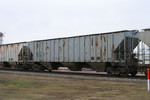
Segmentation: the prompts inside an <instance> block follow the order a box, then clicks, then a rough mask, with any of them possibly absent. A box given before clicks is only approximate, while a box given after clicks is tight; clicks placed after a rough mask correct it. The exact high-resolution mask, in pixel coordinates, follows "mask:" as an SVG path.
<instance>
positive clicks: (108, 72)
mask: <svg viewBox="0 0 150 100" xmlns="http://www.w3.org/2000/svg"><path fill="white" fill-rule="evenodd" d="M106 72H107V75H108V76H111V75H112V72H111V68H110V67H108V68H107V69H106Z"/></svg>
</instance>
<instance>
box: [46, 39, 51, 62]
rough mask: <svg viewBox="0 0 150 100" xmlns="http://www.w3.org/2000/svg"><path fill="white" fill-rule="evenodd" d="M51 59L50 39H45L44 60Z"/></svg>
mask: <svg viewBox="0 0 150 100" xmlns="http://www.w3.org/2000/svg"><path fill="white" fill-rule="evenodd" d="M50 61H51V42H50V40H49V41H47V46H46V62H50Z"/></svg>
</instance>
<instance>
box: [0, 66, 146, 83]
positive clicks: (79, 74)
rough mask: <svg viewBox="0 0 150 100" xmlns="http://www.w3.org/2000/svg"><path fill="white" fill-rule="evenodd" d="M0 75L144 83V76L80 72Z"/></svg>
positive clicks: (9, 72) (6, 70) (15, 72)
mask: <svg viewBox="0 0 150 100" xmlns="http://www.w3.org/2000/svg"><path fill="white" fill-rule="evenodd" d="M0 73H7V74H21V75H34V76H44V77H61V78H75V79H89V80H102V81H133V82H136V81H141V82H145V81H146V76H139V75H138V76H135V77H131V76H127V77H122V76H108V75H106V74H98V73H82V72H71V71H70V72H64V71H52V72H48V71H45V72H32V71H19V70H16V69H13V70H12V69H11V70H10V69H0Z"/></svg>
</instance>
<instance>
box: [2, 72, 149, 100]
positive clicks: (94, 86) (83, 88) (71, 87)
mask: <svg viewBox="0 0 150 100" xmlns="http://www.w3.org/2000/svg"><path fill="white" fill-rule="evenodd" d="M149 98H150V92H147V89H146V83H145V82H113V81H96V80H79V79H68V78H53V77H42V76H41V77H40V76H27V75H14V74H13V75H11V74H2V73H0V100H149Z"/></svg>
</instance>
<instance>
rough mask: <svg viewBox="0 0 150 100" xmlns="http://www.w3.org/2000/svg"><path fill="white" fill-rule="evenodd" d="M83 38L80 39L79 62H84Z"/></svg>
mask: <svg viewBox="0 0 150 100" xmlns="http://www.w3.org/2000/svg"><path fill="white" fill-rule="evenodd" d="M84 38H85V37H80V62H84V61H85V55H84V54H85V50H84V49H85V41H84Z"/></svg>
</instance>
